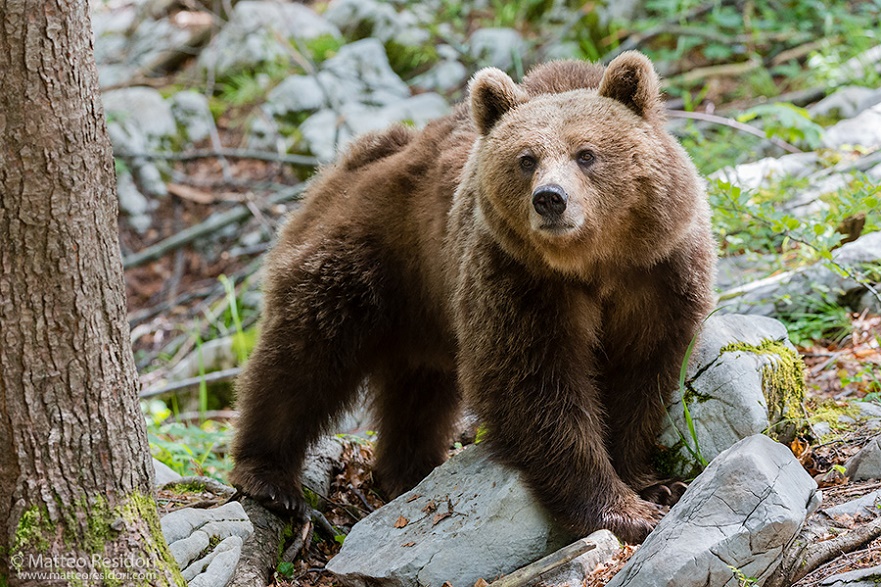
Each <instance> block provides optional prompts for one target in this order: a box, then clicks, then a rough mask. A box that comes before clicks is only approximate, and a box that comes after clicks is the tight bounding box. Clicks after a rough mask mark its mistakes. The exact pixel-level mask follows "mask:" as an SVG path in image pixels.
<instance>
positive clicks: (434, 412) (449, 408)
mask: <svg viewBox="0 0 881 587" xmlns="http://www.w3.org/2000/svg"><path fill="white" fill-rule="evenodd" d="M395 367H398V366H397V365H396V366H394V367H392V366H389V367H386V368H384V369H381V370H379V372H378V373H376V374H375V375H374V376H372V377H371V381H370V385H371V392H372V394H373V396H374V399H373V401H374V411H375V413H376V417H377V420H378V431H379V439H378V443H377V457H376V466H375V467H374V470H375V472H376V477H377V480H378V481H379V483H380V486H381V487H382V488H383V490H384V491H386V493H387V494H388V495H389V497H392V498H394V497H397V496H398V495H400V494H401V493H403V492H405V491H407V490H409V489H412V488H413V487H414V486H415V485H416V484H417V483H419V482H420V481H421V480H422V479H423V478H425V476H426V475H428V474H429V473H430V472H431V471H432V470H433V469H434V468H435V467H436V466H438V465H440V464H441V463H443V462H444V461H445V460H446V458H447V450H448V449H449V444H450V440H451V435H452V431H453V427H454V425H455V423H456V418H457V416H458V414H459V393H458V391H457V387H456V376H455V373H452V372H445V371H440V370H435V369H430V368H426V367H418V368H407V367H403V368H395Z"/></svg>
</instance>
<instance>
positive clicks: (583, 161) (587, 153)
mask: <svg viewBox="0 0 881 587" xmlns="http://www.w3.org/2000/svg"><path fill="white" fill-rule="evenodd" d="M575 159H576V160H577V161H578V164H579V165H581V166H582V167H590V166H591V165H593V163H594V161H596V160H597V158H596V155H594V154H593V151H591V150H590V149H585V150H584V151H579V153H578V155H577V156H576V158H575Z"/></svg>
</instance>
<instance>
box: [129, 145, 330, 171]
mask: <svg viewBox="0 0 881 587" xmlns="http://www.w3.org/2000/svg"><path fill="white" fill-rule="evenodd" d="M113 154H114V155H115V156H116V157H120V158H122V159H151V160H152V159H161V160H163V161H194V160H196V159H213V158H218V159H220V158H227V159H254V160H256V161H269V162H271V163H288V164H290V165H299V166H302V167H317V166H318V159H316V158H315V157H308V156H306V155H283V154H280V153H271V152H269V151H254V150H249V149H201V150H198V151H186V152H183V153H172V152H170V151H156V152H146V151H145V152H142V153H132V152H125V151H124V152H114V153H113Z"/></svg>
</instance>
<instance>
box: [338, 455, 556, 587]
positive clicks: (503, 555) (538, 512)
mask: <svg viewBox="0 0 881 587" xmlns="http://www.w3.org/2000/svg"><path fill="white" fill-rule="evenodd" d="M560 474H561V475H565V474H566V472H565V471H561V472H560ZM569 539H570V537H568V536H565V535H563V534H562V533H561V532H559V531H558V530H556V529H555V528H554V525H553V524H552V523H551V520H550V518H549V517H548V516H547V514H546V513H545V511H544V509H542V508H541V506H539V505H538V503H537V502H536V501H535V500H534V499H533V498H532V496H531V495H530V493H529V491H528V490H527V488H526V487H525V485H524V484H523V481H522V479H521V477H520V474H519V473H517V472H516V471H513V470H511V469H509V468H507V467H504V466H502V465H499V464H498V463H496V462H494V461H492V460H490V459H489V453H488V451H487V449H486V447H485V446H482V445H477V446H472V447H469V448H467V449H466V450H464V451H463V452H462V453H460V454H458V455H456V456H455V457H453V458H452V459H450V460H449V461H448V462H447V463H445V464H444V465H442V466H441V467H439V468H437V469H436V470H435V471H434V472H433V473H431V475H429V476H428V477H426V478H425V479H424V480H423V481H422V482H421V483H420V484H419V485H417V486H416V487H415V488H413V490H411V491H409V492H407V493H405V494H403V495H401V496H400V497H398V498H397V499H395V500H394V501H392V502H391V503H389V504H388V505H386V506H385V507H382V508H380V509H378V510H376V511H375V512H373V513H372V514H370V515H369V516H368V517H367V518H365V519H363V520H361V521H360V522H358V523H357V524H356V525H355V526H354V527H353V528H352V531H351V533H350V534H349V535H348V536H347V537H346V540H345V542H344V543H343V547H342V549H341V550H340V553H339V554H338V555H337V556H335V557H334V558H333V559H331V561H330V562H329V563H328V565H327V569H328V570H329V571H331V572H332V573H334V574H335V575H336V576H337V577H338V578H339V579H340V581H342V582H343V583H344V584H346V585H351V586H356V587H365V586H367V585H370V586H372V587H378V586H388V587H392V586H395V587H405V586H406V587H410V586H413V585H423V586H426V587H441V586H442V585H443V584H444V583H445V582H449V583H451V584H452V585H455V586H464V587H470V586H471V585H474V583H475V581H477V580H478V579H480V578H483V579H485V580H487V581H492V580H493V579H494V578H495V577H497V576H499V575H502V574H506V573H510V572H511V571H514V570H516V569H518V568H520V567H522V566H524V565H526V564H528V563H531V562H533V561H534V560H537V559H539V558H541V557H542V556H545V555H547V554H549V553H551V552H553V551H555V550H557V549H559V548H561V547H563V546H565V545H566V544H567V543H568V542H569Z"/></svg>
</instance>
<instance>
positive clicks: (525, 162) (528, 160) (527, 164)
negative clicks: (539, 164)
mask: <svg viewBox="0 0 881 587" xmlns="http://www.w3.org/2000/svg"><path fill="white" fill-rule="evenodd" d="M535 165H536V161H535V157H533V156H532V155H521V156H520V169H521V170H522V171H525V172H527V173H532V171H534V170H535Z"/></svg>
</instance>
